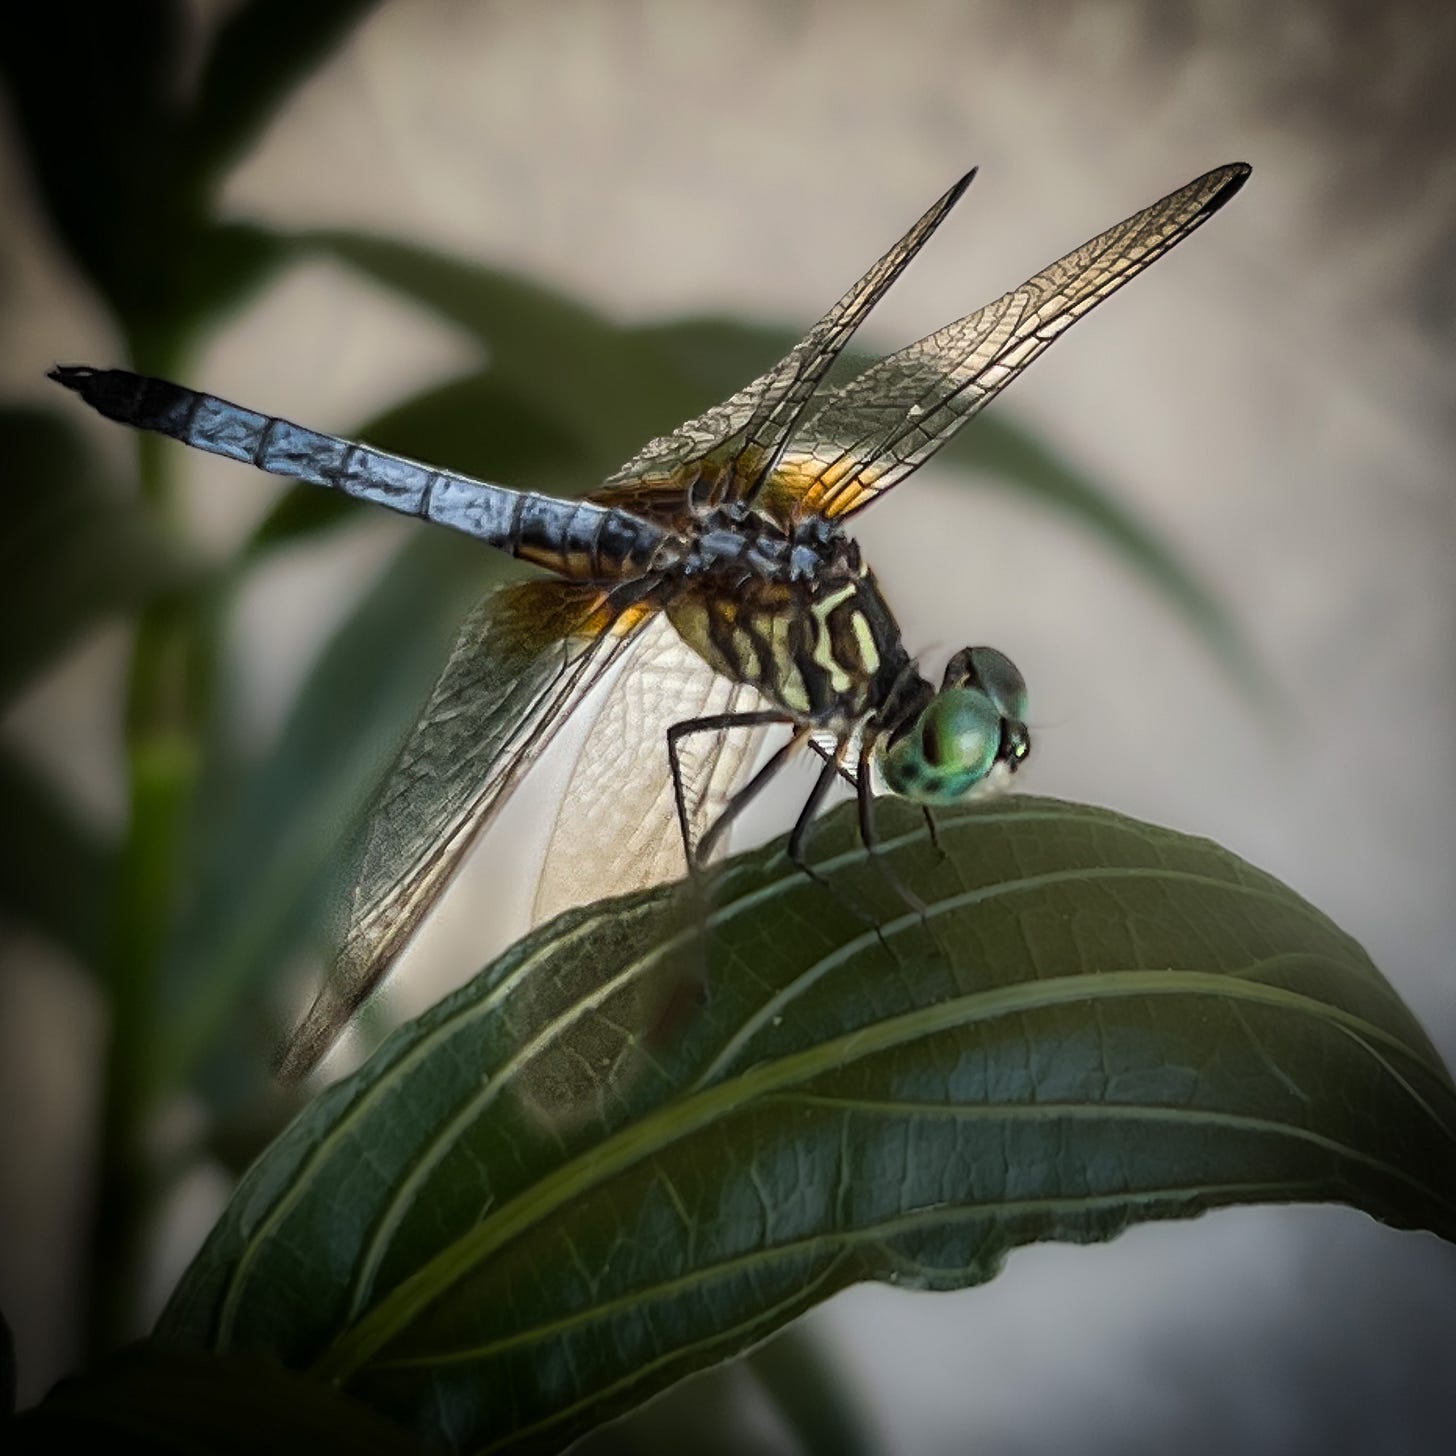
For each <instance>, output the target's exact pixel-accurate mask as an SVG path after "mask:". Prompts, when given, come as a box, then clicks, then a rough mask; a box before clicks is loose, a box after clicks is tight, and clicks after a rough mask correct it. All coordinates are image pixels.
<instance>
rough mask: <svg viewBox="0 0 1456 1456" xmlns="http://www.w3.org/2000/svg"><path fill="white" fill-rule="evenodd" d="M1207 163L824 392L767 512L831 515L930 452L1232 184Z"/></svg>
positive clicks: (884, 486)
mask: <svg viewBox="0 0 1456 1456" xmlns="http://www.w3.org/2000/svg"><path fill="white" fill-rule="evenodd" d="M1248 175H1249V168H1248V167H1247V166H1245V165H1244V164H1243V163H1234V164H1232V165H1230V166H1226V167H1219V168H1217V169H1216V170H1215V171H1212V172H1209V173H1206V174H1205V175H1204V176H1202V177H1199V178H1197V179H1196V180H1195V181H1193V182H1190V183H1189V184H1188V185H1187V186H1186V187H1182V188H1180V189H1179V190H1178V191H1176V192H1173V193H1170V194H1169V195H1168V196H1167V197H1165V198H1163V199H1162V200H1161V201H1160V202H1155V203H1154V204H1153V205H1152V206H1151V207H1147V208H1144V209H1143V210H1142V211H1141V212H1138V213H1134V214H1133V216H1131V217H1129V218H1128V219H1127V220H1126V221H1124V222H1120V223H1118V224H1117V226H1116V227H1114V228H1109V229H1108V231H1107V232H1105V233H1102V234H1100V235H1099V236H1098V237H1095V238H1093V239H1092V240H1091V241H1090V242H1088V243H1084V244H1083V245H1082V246H1081V247H1080V248H1078V249H1077V250H1076V251H1075V252H1072V253H1068V254H1067V256H1066V257H1065V258H1061V259H1059V260H1058V261H1057V262H1055V263H1053V264H1052V265H1051V266H1050V267H1049V268H1045V269H1043V270H1042V271H1041V272H1040V273H1038V274H1037V275H1036V276H1035V277H1034V278H1031V279H1029V280H1028V281H1027V282H1026V283H1023V284H1022V285H1021V287H1020V288H1016V289H1013V290H1012V291H1011V292H1010V293H1008V294H1006V295H1005V296H1004V297H1002V298H998V299H997V300H996V301H995V302H994V303H988V304H987V305H986V306H985V307H984V308H981V309H978V310H977V311H976V312H975V313H973V314H969V315H967V316H966V317H965V318H963V319H960V320H958V321H957V322H955V323H953V324H947V325H946V327H945V328H943V329H938V330H937V331H936V332H935V333H933V334H929V335H927V336H926V337H925V338H923V339H921V340H920V341H919V342H918V343H914V344H911V345H910V346H909V347H908V348H905V349H902V350H900V352H899V353H897V354H892V355H891V356H890V357H889V358H887V359H883V360H881V361H880V362H879V363H878V364H874V365H871V366H870V368H868V369H866V370H865V371H864V372H863V373H862V374H860V375H858V376H856V378H854V379H852V380H851V381H850V382H849V383H848V384H846V385H844V386H842V387H840V388H838V389H833V390H828V391H825V392H824V393H823V394H821V395H820V396H819V398H818V399H817V400H816V401H815V403H814V404H813V405H812V406H811V407H810V409H809V410H808V411H807V412H806V413H805V415H804V419H803V423H802V425H801V426H800V428H799V429H798V431H797V432H796V433H795V435H794V437H793V439H792V440H791V441H790V442H789V445H788V448H787V450H786V451H785V453H784V456H783V459H782V461H781V462H780V465H779V468H778V470H777V471H776V473H775V475H774V478H773V480H772V481H771V482H770V483H769V485H768V487H767V490H766V492H765V507H766V509H769V510H771V511H772V512H773V513H774V514H776V515H779V516H793V517H796V518H802V517H804V516H808V515H821V516H825V517H828V518H830V519H836V520H837V519H841V518H843V517H845V516H850V515H853V514H854V513H855V512H856V511H859V510H862V509H863V508H864V507H865V506H866V505H868V504H869V503H870V501H872V500H873V499H874V498H875V497H876V496H878V495H880V494H881V493H883V492H884V491H887V490H889V489H890V488H891V487H892V486H894V485H897V484H898V483H899V482H900V481H902V480H903V479H904V478H905V477H906V476H907V475H909V474H910V473H911V472H912V471H913V470H915V469H916V468H917V467H918V466H920V465H921V464H923V463H924V462H925V461H926V460H928V459H929V458H930V456H932V455H933V454H934V453H935V452H936V451H937V450H938V449H940V447H941V446H942V445H944V444H945V442H946V441H947V440H949V439H950V437H951V436H952V435H953V434H954V433H955V432H956V431H957V430H958V429H959V428H960V427H961V426H962V425H963V424H965V422H966V421H967V420H968V419H970V417H971V416H972V415H973V414H975V413H976V411H977V410H979V409H980V408H981V407H982V406H983V405H985V404H986V403H987V402H988V401H989V400H991V399H992V398H994V397H995V395H996V394H998V393H999V392H1000V391H1001V390H1002V389H1004V388H1005V387H1006V386H1007V385H1008V384H1009V383H1010V382H1011V381H1012V380H1013V379H1015V378H1016V376H1017V375H1018V374H1020V373H1021V371H1022V370H1023V369H1025V368H1026V366H1027V365H1028V364H1030V363H1031V361H1032V360H1033V359H1035V358H1036V357H1037V356H1038V355H1039V354H1040V353H1041V352H1042V351H1043V350H1044V349H1045V348H1046V347H1047V346H1048V345H1049V344H1050V343H1051V342H1052V340H1053V339H1055V338H1056V337H1057V336H1058V335H1059V334H1061V333H1063V332H1065V330H1066V329H1067V328H1069V327H1070V326H1071V325H1072V324H1073V323H1075V322H1076V320H1077V319H1079V318H1081V317H1082V316H1083V315H1084V314H1086V313H1089V312H1090V311H1091V310H1092V309H1093V308H1095V307H1096V306H1097V305H1098V304H1099V303H1101V302H1102V300H1103V299H1104V298H1107V297H1109V296H1110V295H1111V294H1113V293H1115V292H1116V291H1117V290H1118V289H1119V288H1121V287H1122V285H1123V284H1124V283H1126V282H1127V281H1128V280H1129V279H1131V278H1135V277H1136V276H1137V275H1138V274H1139V273H1141V272H1142V271H1143V269H1145V268H1147V267H1148V266H1149V265H1150V264H1152V263H1154V262H1156V261H1157V260H1158V259H1159V258H1161V257H1162V256H1163V254H1164V253H1166V252H1167V251H1168V250H1169V249H1170V248H1172V247H1175V246H1176V245H1177V244H1178V243H1180V242H1182V240H1183V239H1184V238H1186V237H1187V236H1188V234H1189V233H1191V232H1192V231H1193V230H1194V229H1195V228H1197V227H1199V226H1200V225H1201V224H1202V223H1204V222H1205V221H1207V219H1208V218H1210V217H1211V216H1212V215H1213V214H1214V213H1215V212H1217V211H1218V209H1219V208H1220V207H1222V206H1223V204H1224V203H1225V202H1227V201H1228V200H1229V198H1230V197H1232V196H1233V195H1234V193H1235V192H1237V191H1238V190H1239V188H1240V187H1241V186H1242V185H1243V183H1244V179H1245V178H1246V177H1247V176H1248Z"/></svg>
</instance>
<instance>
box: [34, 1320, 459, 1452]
mask: <svg viewBox="0 0 1456 1456" xmlns="http://www.w3.org/2000/svg"><path fill="white" fill-rule="evenodd" d="M7 1434H8V1436H9V1439H10V1442H11V1443H12V1444H7V1446H6V1450H7V1451H11V1452H13V1453H15V1456H20V1453H22V1452H54V1451H64V1450H73V1451H74V1450H83V1451H106V1452H111V1453H128V1452H138V1453H141V1452H145V1453H147V1456H159V1453H162V1456H165V1453H175V1456H183V1453H195V1456H256V1453H257V1452H260V1451H267V1452H268V1453H270V1456H317V1453H319V1452H320V1451H348V1452H351V1453H356V1452H357V1453H361V1456H422V1453H424V1452H425V1451H428V1450H434V1449H436V1448H434V1447H429V1446H425V1445H424V1444H423V1443H422V1442H421V1441H420V1439H419V1437H417V1436H414V1435H412V1434H411V1433H410V1432H408V1431H405V1430H403V1429H401V1428H400V1427H399V1426H397V1425H394V1424H393V1423H391V1422H390V1421H387V1420H385V1419H384V1418H383V1417H381V1416H379V1415H377V1414H376V1413H375V1412H373V1411H371V1410H369V1409H368V1407H366V1406H364V1405H361V1404H360V1403H359V1402H358V1401H354V1400H350V1399H348V1397H346V1396H343V1395H340V1394H338V1393H337V1392H336V1391H332V1390H330V1389H329V1388H328V1387H327V1386H324V1385H320V1384H319V1383H318V1382H317V1381H315V1380H307V1379H304V1378H303V1377H301V1376H298V1375H294V1374H291V1373H290V1372H289V1371H287V1370H284V1369H282V1368H280V1367H279V1366H278V1365H276V1364H274V1363H273V1362H271V1361H269V1360H264V1359H259V1358H257V1357H255V1356H229V1357H227V1358H219V1357H217V1356H208V1355H197V1354H189V1353H185V1352H173V1351H168V1350H163V1349H159V1348H157V1347H155V1346H149V1345H138V1346H133V1347H132V1348H131V1349H129V1350H125V1351H123V1352H122V1353H121V1354H120V1355H117V1356H115V1357H114V1358H113V1359H112V1360H110V1361H109V1362H108V1363H107V1364H106V1365H105V1366H104V1367H103V1368H102V1369H101V1370H99V1371H97V1372H96V1373H95V1374H92V1375H88V1376H85V1377H84V1378H82V1379H78V1380H67V1381H64V1382H62V1384H60V1385H58V1386H57V1387H56V1388H55V1390H54V1391H52V1392H51V1394H50V1395H49V1396H47V1397H46V1399H45V1401H44V1402H43V1403H42V1404H41V1405H39V1406H37V1407H36V1408H35V1409H33V1410H30V1411H27V1412H26V1413H25V1414H24V1415H23V1416H21V1417H20V1419H19V1420H18V1421H16V1422H15V1424H14V1425H13V1426H11V1427H10V1428H9V1431H8V1433H7Z"/></svg>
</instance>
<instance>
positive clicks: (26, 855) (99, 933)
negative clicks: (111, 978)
mask: <svg viewBox="0 0 1456 1456" xmlns="http://www.w3.org/2000/svg"><path fill="white" fill-rule="evenodd" d="M0 824H4V826H5V832H4V834H0V909H3V910H4V912H5V913H6V914H7V915H9V916H13V917H14V918H15V919H16V920H17V921H19V922H20V923H21V924H24V925H29V926H31V927H33V928H34V929H36V930H39V931H41V932H42V933H43V934H45V935H49V936H50V937H51V938H52V939H54V940H55V941H56V942H57V943H58V944H60V945H63V946H64V947H65V948H66V949H67V950H69V951H71V952H72V954H74V955H75V957H76V958H77V960H79V961H80V962H81V964H82V965H85V966H90V967H93V968H94V967H95V966H96V965H97V964H98V961H99V952H100V950H101V945H102V937H103V933H104V930H105V926H106V916H107V911H108V910H109V909H110V903H111V889H112V883H113V876H114V873H115V862H114V854H113V851H112V848H111V846H110V845H108V844H106V843H105V842H104V841H103V840H102V838H101V836H100V835H99V834H98V833H97V832H96V831H95V830H94V829H92V828H91V827H90V826H89V825H87V824H85V823H84V822H83V821H82V819H81V817H80V815H79V814H77V812H76V810H75V809H74V808H73V807H72V806H71V805H70V804H68V803H67V802H66V801H65V800H64V798H63V797H62V796H61V795H60V794H59V793H57V791H56V790H55V788H54V787H53V786H52V785H50V784H49V783H47V782H46V781H45V780H44V778H43V777H42V776H41V775H39V774H38V773H36V772H35V771H34V770H32V769H30V768H28V767H26V766H25V765H24V764H22V763H21V762H20V760H19V759H18V758H16V757H15V755H14V754H12V753H10V752H8V751H7V750H5V749H3V748H0Z"/></svg>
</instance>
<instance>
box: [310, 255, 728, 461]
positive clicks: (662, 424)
mask: <svg viewBox="0 0 1456 1456" xmlns="http://www.w3.org/2000/svg"><path fill="white" fill-rule="evenodd" d="M292 242H293V244H294V245H295V246H297V247H300V248H302V249H305V250H314V251H320V252H325V253H330V254H332V255H333V256H334V257H337V258H338V259H340V261H342V262H344V263H346V264H348V265H349V266H350V267H353V268H356V269H358V270H359V271H360V272H363V273H366V274H368V275H369V276H370V277H372V278H373V279H375V280H376V281H377V282H379V283H382V284H383V285H385V286H386V287H387V288H390V289H393V290H394V291H395V292H398V293H402V294H404V295H405V296H406V297H408V298H411V299H413V300H414V301H415V302H416V303H419V304H422V305H424V306H425V307H426V308H429V309H431V310H433V311H434V312H436V313H438V314H440V315H442V316H443V317H444V318H446V319H448V320H449V321H450V322H452V323H455V324H457V325H459V326H460V327H461V328H463V329H465V330H466V331H467V332H469V333H471V334H473V335H474V336H475V337H476V338H478V339H479V340H480V341H481V342H482V343H483V344H484V345H485V346H486V348H487V349H488V350H489V356H490V364H491V367H492V370H493V371H494V372H495V373H497V374H498V375H499V376H500V377H501V378H502V379H503V380H504V381H505V382H506V383H507V384H509V386H510V387H511V388H512V389H513V390H514V391H516V393H517V394H518V395H519V396H520V397H521V398H522V399H523V400H526V401H529V402H530V403H531V404H532V405H534V406H535V407H536V409H537V410H538V411H541V412H542V413H543V414H545V415H546V416H548V417H549V418H551V419H553V420H555V421H557V422H558V424H559V425H560V426H562V427H564V428H565V429H568V430H570V431H571V432H572V433H573V434H574V435H575V436H576V437H577V438H578V439H579V440H580V441H581V444H582V447H583V449H584V451H585V460H586V469H585V473H584V477H583V483H582V489H587V488H589V487H590V486H591V485H594V484H596V483H597V481H598V480H600V479H601V478H602V477H604V476H605V475H607V474H608V473H609V472H610V471H612V470H614V469H615V468H616V467H617V466H618V465H620V464H621V462H622V461H623V460H624V459H626V458H627V457H628V456H629V455H630V454H631V453H632V452H633V451H634V450H635V449H636V448H637V447H638V446H639V445H640V444H642V442H643V441H644V440H646V439H647V438H648V437H649V436H651V435H654V434H657V433H660V432H661V431H662V430H664V429H668V428H671V426H673V425H675V424H677V422H678V421H679V420H680V419H681V418H682V417H683V416H684V415H685V414H687V413H691V412H692V411H693V409H694V407H695V406H694V401H695V400H696V398H697V393H696V391H694V390H691V389H685V388H684V385H683V381H682V380H681V379H680V377H679V374H678V371H677V370H676V368H674V367H672V366H671V365H669V364H666V363H664V361H663V359H662V358H661V356H660V355H659V353H658V352H657V351H656V350H655V349H653V348H641V347H639V346H638V344H637V343H636V342H635V338H634V335H633V334H632V333H631V332H630V331H629V330H626V329H621V328H618V327H617V326H615V325H614V324H611V323H609V322H607V321H606V320H605V319H603V318H602V317H601V316H600V315H599V314H596V313H594V312H593V311H592V310H591V309H589V308H587V307H585V306H584V305H582V304H579V303H576V302H574V301H573V300H571V299H570V298H567V297H566V296H565V295H563V294H560V293H556V292H554V291H553V290H551V289H549V288H546V287H543V286H542V285H540V284H537V283H533V282H531V281H529V280H528V279H525V278H521V277H518V276H516V275H513V274H511V273H507V272H505V271H503V270H498V269H492V268H484V267H481V266H479V265H478V264H474V263H467V262H463V261H461V260H459V259H456V258H452V257H449V256H448V255H445V254H442V253H435V252H432V251H430V250H429V249H425V248H419V247H415V246H414V245H412V244H409V243H402V242H395V241H392V240H390V239H387V238H377V237H369V236H366V235H364V234H360V233H344V232H312V233H301V234H297V235H295V236H294V237H293V239H292ZM740 382H741V381H740ZM490 474H491V478H492V479H498V478H499V472H498V471H492V472H490Z"/></svg>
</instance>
